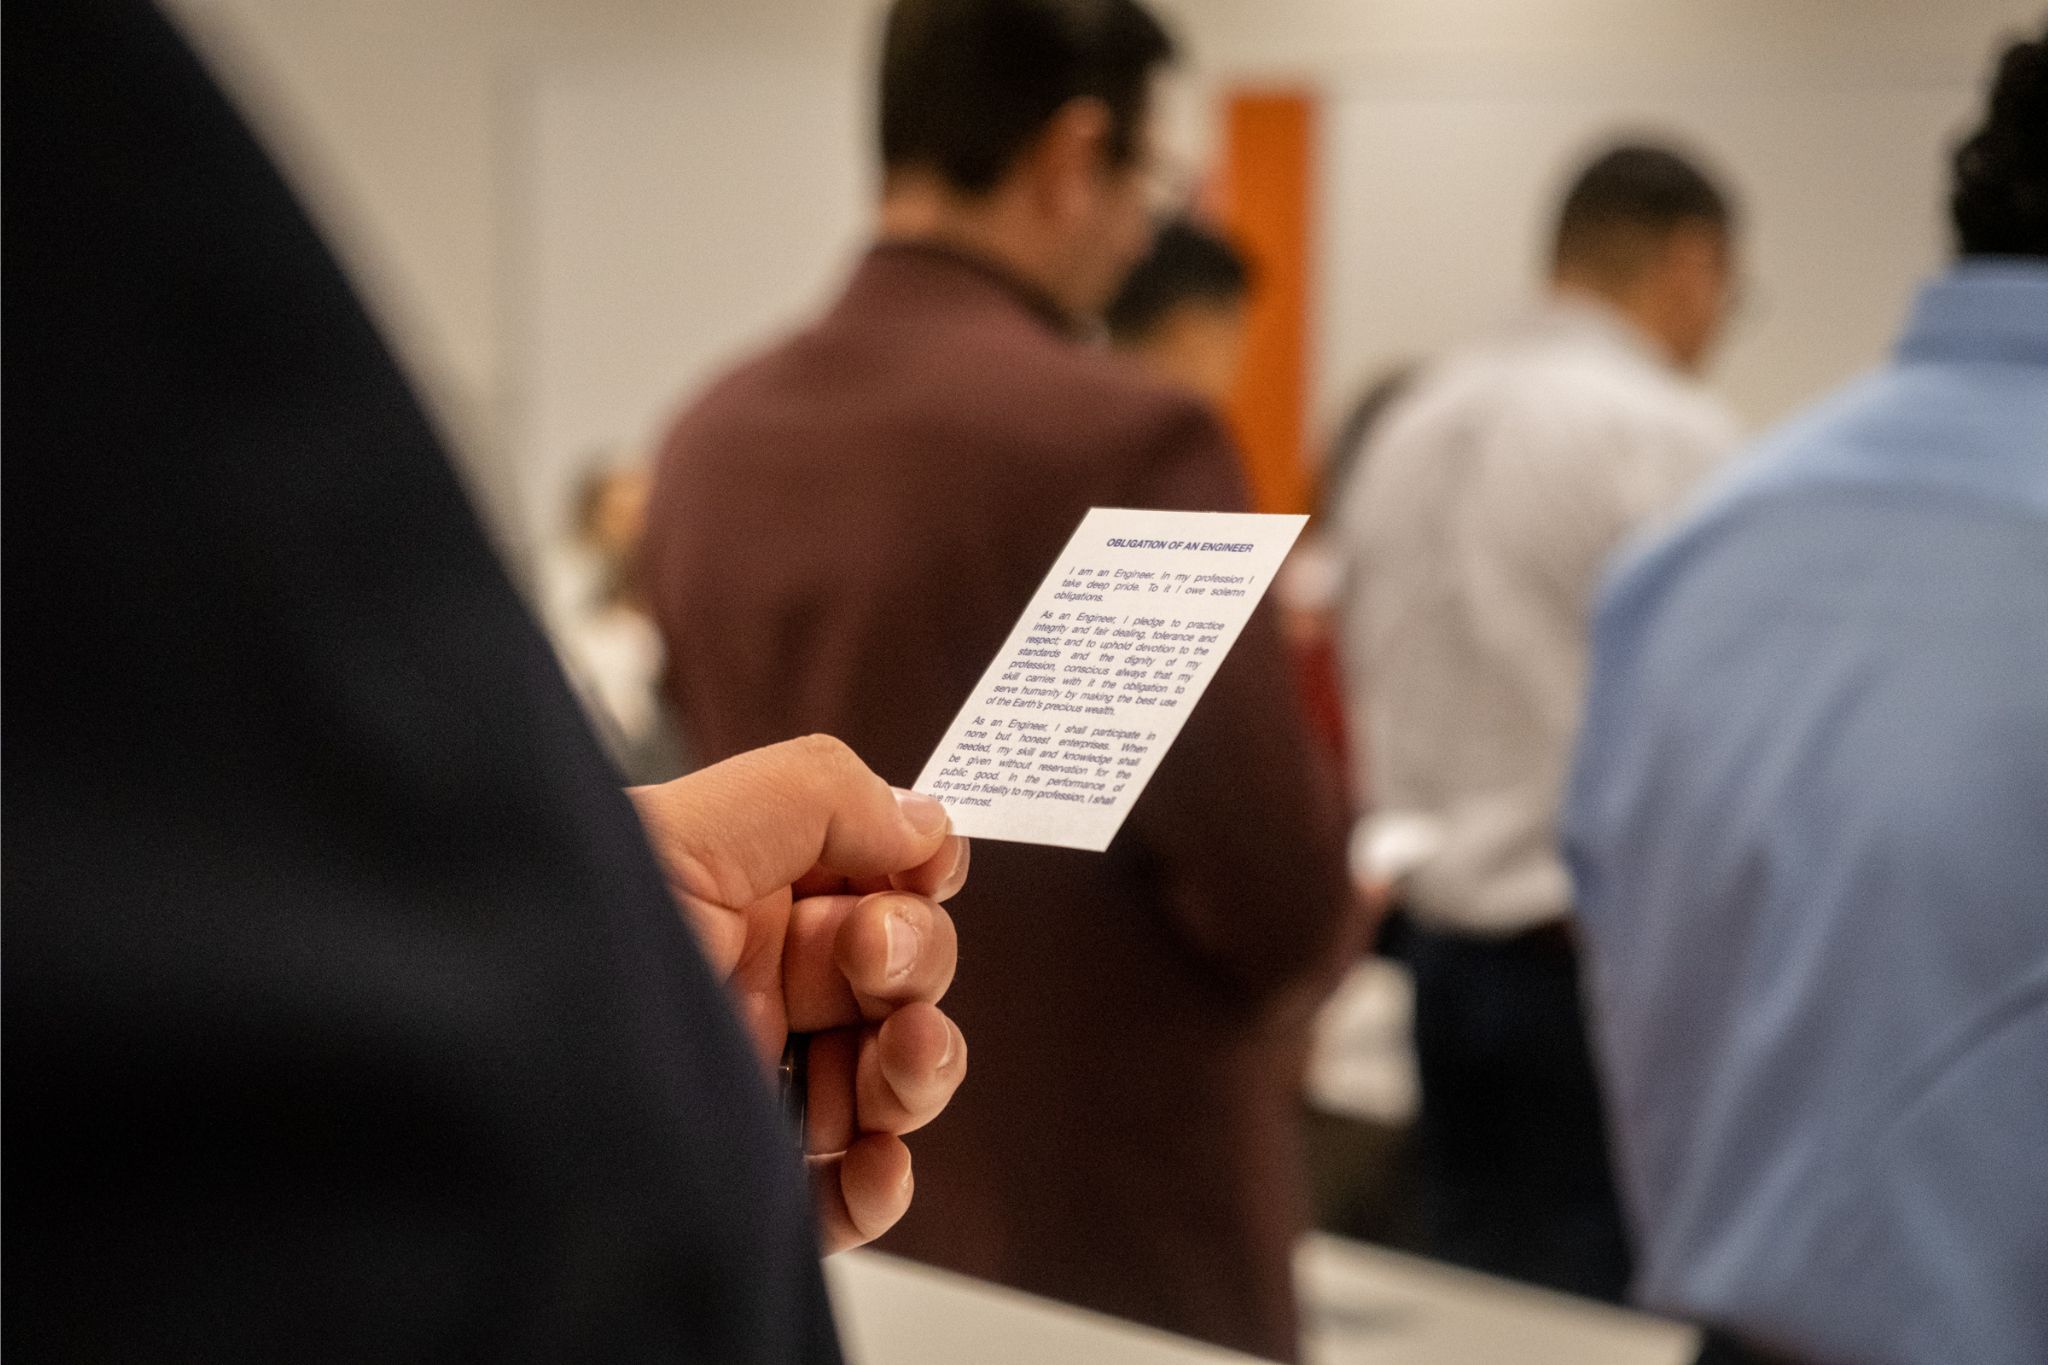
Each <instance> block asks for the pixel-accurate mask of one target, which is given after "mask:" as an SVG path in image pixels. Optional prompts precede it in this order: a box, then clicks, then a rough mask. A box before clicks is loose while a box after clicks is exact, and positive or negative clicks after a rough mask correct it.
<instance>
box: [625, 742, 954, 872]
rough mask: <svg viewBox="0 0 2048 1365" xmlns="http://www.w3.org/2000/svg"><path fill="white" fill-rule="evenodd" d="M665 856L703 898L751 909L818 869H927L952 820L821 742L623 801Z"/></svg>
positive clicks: (744, 757)
mask: <svg viewBox="0 0 2048 1365" xmlns="http://www.w3.org/2000/svg"><path fill="white" fill-rule="evenodd" d="M631 795H632V798H633V801H634V803H635V805H636V806H638V807H639V810H640V815H641V818H642V820H643V821H644V822H645V823H646V824H647V825H648V826H649V828H650V831H651V832H652V833H653V835H654V838H655V840H656V842H657V844H658V845H660V846H661V848H660V851H661V852H662V854H663V856H664V858H665V859H666V860H667V861H668V863H669V865H670V866H671V867H672V868H677V867H679V868H681V869H682V872H683V878H684V880H686V881H687V882H688V883H690V884H691V885H692V887H693V888H695V889H696V890H697V891H698V893H699V894H701V895H705V896H708V897H711V898H713V899H715V900H717V901H719V902H721V903H723V904H726V905H749V904H752V903H753V902H754V901H756V900H759V899H760V898H761V897H763V896H765V895H767V894H768V893H770V892H771V891H777V890H780V889H782V888H783V887H787V886H790V885H791V884H793V883H795V882H796V881H797V880H798V879H799V878H802V877H804V876H805V875H806V874H808V873H811V872H813V871H814V870H822V871H824V872H827V873H830V874H834V875H837V876H842V877H849V878H863V877H890V876H892V875H893V874H896V873H905V872H910V871H912V870H913V869H918V868H922V867H924V866H925V865H926V864H927V863H930V862H932V861H933V860H934V859H935V857H936V856H937V855H938V854H939V852H940V851H941V849H942V847H943V846H944V845H945V843H946V837H947V833H948V831H949V830H950V829H951V827H952V822H951V820H950V819H949V818H948V816H947V814H946V808H945V807H944V806H941V805H940V804H939V803H938V802H937V801H935V800H933V799H932V798H931V797H929V796H923V795H920V794H918V793H915V792H905V791H898V790H896V789H895V788H893V787H891V786H890V785H889V784H888V783H886V782H884V781H883V780H882V779H881V778H880V777H878V776H877V775H876V774H875V773H874V772H873V771H872V770H870V769H869V768H868V766H867V765H866V764H865V763H862V762H861V761H860V759H859V758H858V757H857V756H855V754H854V752H853V750H851V749H849V748H847V747H846V745H845V744H843V743H841V742H840V741H839V740H836V739H833V738H832V737H830V736H829V735H809V736H806V737H805V738H803V739H794V740H789V741H787V742H786V743H782V744H774V745H770V746H769V747H767V748H765V749H755V750H752V751H750V752H748V753H744V754H739V755H737V756H735V757H733V758H729V759H727V760H725V761H724V762H723V763H716V764H713V765H712V766H711V767H708V768H704V769H702V770H700V771H698V772H695V773H692V774H690V775H689V776H688V777H683V778H678V779H677V780H676V781H674V782H668V783H664V784H662V785H661V786H658V787H639V788H635V789H634V790H633V792H632V793H631Z"/></svg>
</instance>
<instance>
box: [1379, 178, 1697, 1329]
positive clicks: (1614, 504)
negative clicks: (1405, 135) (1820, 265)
mask: <svg viewBox="0 0 2048 1365" xmlns="http://www.w3.org/2000/svg"><path fill="white" fill-rule="evenodd" d="M1733 257H1734V223H1733V213H1732V211H1731V209H1730V207H1729V203H1728V200H1727V197H1726V196H1725V195H1724V194H1723V193H1722V192H1721V191H1720V190H1719V189H1718V188H1716V186H1715V185H1714V184H1713V183H1712V182H1711V181H1710V180H1709V179H1708V178H1707V177H1706V176H1705V175H1704V174H1703V173H1702V172H1701V171H1699V170H1698V169H1697V168H1696V167H1694V166H1693V165H1692V164H1690V163H1689V162H1687V161H1686V160H1685V159H1684V158H1682V157H1679V156H1677V155H1675V154H1673V153H1671V152H1669V151H1665V150H1662V149H1659V148H1654V147H1643V146H1625V147H1619V148H1616V149H1614V150H1612V151H1610V152H1608V153H1606V154H1605V155H1603V156H1601V157H1600V158H1599V159H1597V160H1596V161H1594V162H1593V163H1592V164H1591V165H1590V166H1588V167H1587V168H1586V169H1585V171H1584V172H1583V173H1582V174H1581V175H1580V177H1579V178H1578V180H1577V181H1576V182H1575V183H1574V185H1573V187H1572V189H1571V190H1570V192H1569V193H1568V194H1567V196H1566V198H1565V202H1564V205H1563V208H1562V211H1561V213H1560V215H1559V221H1558V227H1557V234H1556V241H1555V251H1554V256H1553V269H1552V275H1551V280H1550V289H1549V297H1548V299H1547V300H1546V302H1545V303H1544V304H1543V306H1542V307H1540V308H1539V309H1538V310H1536V311H1535V312H1534V313H1533V314H1532V315H1531V316H1528V317H1526V318H1524V319H1522V320H1521V321H1519V322H1518V323H1517V324H1515V325H1514V326H1512V327H1510V328H1508V329H1507V330H1505V331H1504V332H1502V333H1501V334H1499V335H1497V336H1495V337H1493V338H1491V339H1488V340H1486V341H1483V342H1480V343H1477V344H1475V345H1473V346H1471V347H1469V348H1468V349H1465V350H1463V351H1461V352H1458V353H1455V354H1453V355H1451V356H1450V357H1448V358H1446V359H1445V360H1443V361H1442V362H1440V363H1438V364H1437V365H1435V366H1434V367H1432V369H1431V370H1430V371H1428V372H1426V373H1425V374H1424V376H1423V377H1422V378H1421V379H1420V380H1419V381H1418V383H1417V384H1416V386H1415V388H1414V389H1413V391H1412V392H1410V393H1409V394H1407V395H1405V396H1404V397H1403V398H1402V400H1401V401H1400V403H1399V405H1398V407H1397V408H1396V409H1395V410H1394V411H1393V412H1391V413H1390V414H1389V415H1388V417H1387V419H1386V421H1385V422H1384V423H1383V424H1381V426H1380V427H1379V429H1378V431H1377V432H1376V434H1375V435H1374V436H1373V437H1372V438H1371V444H1370V446H1369V448H1368V449H1367V450H1366V451H1365V452H1364V455H1363V459H1362V461H1361V466H1360V468H1359V470H1358V473H1357V476H1356V477H1355V478H1354V479H1353V480H1352V481H1351V486H1350V488H1349V489H1348V490H1347V492H1346V495H1345V498H1344V501H1343V504H1342V506H1341V507H1340V509H1339V514H1338V515H1339V521H1340V528H1341V529H1340V535H1341V540H1342V543H1343V544H1344V545H1345V546H1346V547H1347V553H1348V555H1349V557H1350V561H1351V563H1350V571H1351V572H1350V580H1349V587H1348V590H1347V601H1346V603H1345V607H1344V613H1345V619H1344V623H1343V639H1342V644H1343V648H1344V653H1345V662H1346V664H1347V666H1348V667H1347V674H1348V677H1349V679H1350V688H1351V696H1350V698H1349V702H1348V704H1349V708H1350V711H1351V720H1352V724H1353V726H1354V730H1355V732H1356V733H1358V734H1361V735H1363V736H1365V737H1366V738H1367V742H1366V743H1365V744H1364V745H1363V746H1361V751H1362V752H1363V753H1366V754H1369V755H1370V757H1371V764H1372V771H1371V774H1370V785H1369V787H1367V786H1366V785H1365V784H1364V783H1363V782H1361V790H1367V789H1369V790H1371V791H1372V792H1373V793H1374V796H1375V800H1376V803H1377V804H1378V806H1379V808H1380V809H1381V810H1382V811H1383V812H1386V813H1387V814H1388V815H1395V814H1398V815H1401V816H1404V817H1405V816H1417V817H1422V818H1423V819H1424V820H1426V821H1427V822H1428V824H1429V827H1430V828H1431V829H1432V830H1433V831H1434V834H1435V836H1436V837H1434V838H1433V839H1432V840H1430V841H1429V843H1430V848H1429V851H1428V853H1427V854H1426V856H1423V857H1422V858H1421V859H1420V860H1419V862H1418V863H1417V865H1416V866H1415V867H1414V868H1413V870H1412V872H1411V873H1410V874H1409V875H1408V876H1407V878H1406V880H1405V881H1404V884H1403V886H1402V888H1401V897H1402V901H1403V903H1404V905H1405V907H1406V909H1407V911H1408V918H1409V921H1410V924H1411V926H1412V929H1413V933H1412V936H1411V943H1412V947H1413V953H1412V962H1413V965H1414V968H1415V974H1416V1046H1417V1051H1418V1054H1419V1060H1420V1064H1421V1070H1422V1088H1423V1103H1422V1120H1421V1125H1420V1142H1421V1149H1422V1164H1423V1173H1424V1183H1425V1204H1426V1209H1427V1217H1428V1224H1429V1229H1430V1236H1431V1241H1432V1250H1433V1251H1434V1252H1436V1253H1437V1254H1438V1255H1441V1256H1444V1257H1446V1258H1447V1259H1451V1260H1454V1261H1458V1262H1460V1263H1462V1264H1466V1265H1470V1266H1473V1267H1475V1268H1477V1269H1482V1270H1487V1271H1491V1272H1493V1273H1496V1274H1505V1275H1513V1276H1516V1277H1519V1278H1523V1279H1528V1280H1533V1281H1536V1282H1539V1283H1544V1284H1548V1285H1551V1286H1553V1287H1556V1288H1560V1289H1566V1290H1570V1291H1573V1292H1577V1293H1581V1294H1589V1295H1594V1296H1597V1297H1602V1298H1608V1299H1619V1298H1620V1297H1621V1295H1622V1293H1623V1292H1624V1290H1625V1289H1626V1287H1627V1278H1628V1256H1627V1251H1626V1243H1625V1238H1624V1236H1623V1230H1622V1223H1621V1215H1620V1211H1619V1208H1618V1205H1617V1203H1616V1197H1615V1194H1614V1185H1613V1180H1612V1177H1611V1174H1610V1172H1609V1165H1608V1158H1607V1151H1606V1143H1605V1137H1604V1132H1603V1127H1602V1119H1601V1112H1600V1104H1599V1095H1598V1091H1597V1088H1596V1086H1595V1083H1594V1080H1593V1073H1592V1068H1591V1065H1590V1062H1589V1060H1588V1056H1587V1049H1586V1041H1585V1031H1584V1028H1583V1025H1582V1023H1581V1020H1580V1007H1579V990H1578V976H1577V953H1576V950H1575V948H1574V944H1573V937H1572V931H1571V928H1570V923H1571V889H1570V883H1569V880H1568V877H1567V874H1566V871H1565V867H1564V863H1563V861H1562V860H1561V858H1560V856H1559V853H1558V849H1557V816H1558V805H1559V801H1560V798H1561V794H1562V791H1563V787H1564V782H1565V777H1566V771H1567V765H1568V763H1569V760H1570V755H1571V751H1572V743H1573V740H1574V737H1575V732H1576V729H1577V725H1578V717H1579V708H1580V704H1581V701H1582V695H1583V689H1584V685H1585V678H1586V636H1587V628H1588V621H1589V618H1590V615H1591V610H1592V602H1593V597H1594V593H1595V590H1596V589H1597V587H1598V584H1599V580H1600V576H1601V573H1602V571H1603V569H1604V568H1605V566H1606V563H1607V561H1608V558H1609V556H1610V555H1612V554H1613V552H1614V551H1615V550H1616V549H1617V548H1618V547H1619V546H1620V545H1621V543H1622V542H1623V541H1624V540H1626V539H1627V538H1629V537H1631V536H1632V535H1634V534H1635V533H1636V532H1638V531H1639V530H1641V529H1643V528H1644V527H1646V526H1648V525H1650V524H1653V523H1655V522H1658V521H1660V520H1662V519H1663V518H1665V517H1666V516H1668V515H1670V514H1671V513H1673V512H1674V511H1676V510H1677V508H1678V507H1679V506H1680V504H1681V503H1682V502H1683V501H1684V500H1685V498H1686V497H1687V495H1688V494H1689V493H1690V492H1691V491H1692V490H1693V489H1694V488H1695V486H1696V485H1697V484H1698V482H1699V481H1700V479H1701V478H1702V476H1704V475H1705V474H1706V473H1707V472H1708V471H1709V470H1711V469H1712V468H1713V467H1714V466H1715V465H1716V464H1717V463H1718V462H1719V461H1720V460H1722V459H1723V457H1724V456H1725V455H1726V453H1727V452H1728V451H1729V450H1730V449H1731V448H1732V446H1733V445H1734V443H1735V440H1736V436H1737V432H1736V427H1735V423H1734V421H1733V420H1732V418H1731V417H1730V415H1729V414H1728V413H1727V412H1726V411H1725V410H1724V409H1723V408H1722V407H1721V405H1720V404H1719V403H1717V402H1716V401H1714V400H1713V399H1711V398H1709V397H1708V396H1707V395H1706V393H1705V392H1704V391H1702V390H1701V389H1700V388H1699V387H1698V386H1697V385H1696V383H1695V382H1694V380H1693V379H1692V375H1693V374H1694V373H1695V372H1696V371H1697V370H1698V369H1699V368H1700V367H1701V365H1702V363H1703V362H1704V360H1705V357H1706V356H1707V354H1708V351H1709V350H1710V348H1711V346H1712V343H1713V340H1714V338H1715V336H1716V334H1717V332H1718V331H1719V328H1720V324H1721V322H1722V320H1723V317H1724V316H1725V314H1726V312H1727V308H1728V304H1729V301H1730V295H1731V285H1732V281H1733V278H1734V270H1733ZM1363 776H1364V775H1363V774H1361V777H1363Z"/></svg>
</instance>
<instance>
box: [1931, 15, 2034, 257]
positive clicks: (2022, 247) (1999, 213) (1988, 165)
mask: <svg viewBox="0 0 2048 1365" xmlns="http://www.w3.org/2000/svg"><path fill="white" fill-rule="evenodd" d="M1949 213H1950V216H1951V217H1952V218H1954V220H1955V225H1956V245H1957V247H1958V248H1959V249H1960V250H1961V251H1962V253H1963V254H1964V255H1965V256H2048V32H2044V33H2043V34H2042V36H2041V37H2039V38H2035V39H2032V40H2030V41H2026V42H2019V43H2014V44H2013V45H2012V46H2011V47H2009V48H2007V49H2006V51H2005V55H2004V56H2003V57H2001V58H2000V59H1999V62H1998V74H1997V76H1996V77H1995V78H1994V79H1993V81H1992V83H1991V101H1990V108H1989V110H1988V111H1987V112H1986V113H1985V115H1984V126H1983V127H1981V128H1979V129H1978V130H1977V131H1976V132H1974V133H1972V134H1971V135H1970V136H1969V137H1967V138H1965V139H1964V140H1963V143H1962V145H1961V146H1959V147H1958V148H1956V159H1955V190H1954V192H1953V193H1952V194H1951V195H1950V198H1949Z"/></svg>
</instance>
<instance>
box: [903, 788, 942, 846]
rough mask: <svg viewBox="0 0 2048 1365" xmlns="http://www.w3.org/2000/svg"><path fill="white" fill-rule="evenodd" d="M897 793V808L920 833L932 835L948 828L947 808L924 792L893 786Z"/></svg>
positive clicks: (927, 835)
mask: <svg viewBox="0 0 2048 1365" xmlns="http://www.w3.org/2000/svg"><path fill="white" fill-rule="evenodd" d="M891 790H892V791H894V792H895V793H896V808H897V809H898V810H900V811H902V812H903V818H904V819H905V820H907V821H909V822H910V827H911V828H912V829H914V830H916V831H917V832H918V833H919V834H922V835H925V836H926V837H930V836H931V835H934V834H943V833H944V832H945V829H946V808H945V807H944V806H942V805H940V804H939V803H938V802H937V801H935V800H933V799H932V798H931V797H929V796H926V795H925V794H924V793H923V792H913V791H905V790H904V789H903V788H901V787H894V788H891Z"/></svg>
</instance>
